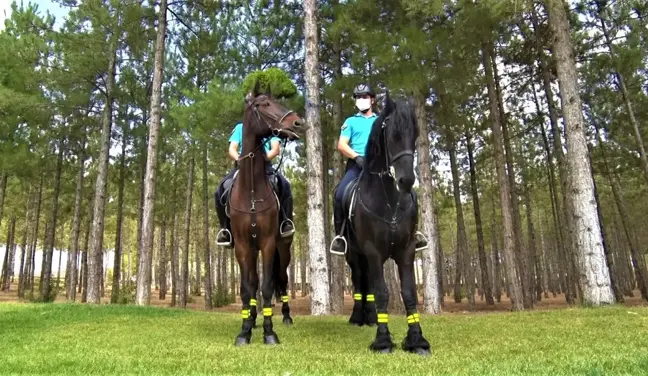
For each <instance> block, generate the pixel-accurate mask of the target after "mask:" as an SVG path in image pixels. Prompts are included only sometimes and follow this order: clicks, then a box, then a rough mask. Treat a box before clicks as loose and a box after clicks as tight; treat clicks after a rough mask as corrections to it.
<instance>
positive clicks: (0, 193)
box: [0, 171, 42, 226]
mask: <svg viewBox="0 0 648 376" xmlns="http://www.w3.org/2000/svg"><path fill="white" fill-rule="evenodd" d="M41 179H42V178H41ZM7 180H9V178H8V176H7V173H6V172H4V171H0V226H2V214H3V211H4V198H5V195H6V192H7Z"/></svg>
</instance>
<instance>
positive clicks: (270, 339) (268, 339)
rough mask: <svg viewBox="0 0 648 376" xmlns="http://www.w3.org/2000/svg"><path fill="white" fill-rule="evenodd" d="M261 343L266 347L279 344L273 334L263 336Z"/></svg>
mask: <svg viewBox="0 0 648 376" xmlns="http://www.w3.org/2000/svg"><path fill="white" fill-rule="evenodd" d="M263 343H265V344H266V345H278V344H279V338H278V337H277V335H276V334H274V333H272V334H269V335H264V336H263Z"/></svg>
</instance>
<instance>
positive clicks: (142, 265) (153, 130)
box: [135, 0, 167, 305]
mask: <svg viewBox="0 0 648 376" xmlns="http://www.w3.org/2000/svg"><path fill="white" fill-rule="evenodd" d="M166 12H167V1H166V0H160V10H159V14H158V30H157V37H156V41H155V62H154V71H153V92H152V94H151V126H150V128H149V136H148V150H147V152H146V175H145V178H144V210H143V214H142V247H141V251H140V255H138V256H139V257H138V259H137V263H138V266H139V267H138V269H137V292H136V296H135V303H136V304H137V305H149V304H151V273H152V270H151V269H152V268H153V236H154V232H155V222H154V219H155V185H156V179H157V154H158V153H157V147H158V137H159V133H160V118H161V105H162V103H161V102H162V80H163V79H164V41H165V39H166V27H167V18H166Z"/></svg>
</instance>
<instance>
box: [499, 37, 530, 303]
mask: <svg viewBox="0 0 648 376" xmlns="http://www.w3.org/2000/svg"><path fill="white" fill-rule="evenodd" d="M489 48H490V52H491V56H490V57H491V62H492V68H493V78H494V80H495V92H496V94H497V107H498V110H499V113H500V124H501V126H502V137H503V140H504V152H505V154H504V155H505V158H506V167H507V171H508V175H507V177H508V183H509V186H510V194H511V215H512V216H513V236H514V241H515V242H514V244H515V254H516V265H517V268H518V273H519V276H520V282H521V283H522V295H523V299H524V308H527V309H530V308H533V285H532V284H531V264H529V257H528V255H527V250H526V249H525V248H524V241H523V240H522V218H521V217H520V204H519V194H518V189H517V184H516V183H515V176H516V173H515V165H514V163H513V149H512V148H511V137H510V136H509V132H508V128H509V124H508V119H507V117H506V113H505V111H504V94H503V93H502V89H501V87H500V78H499V73H498V70H497V58H496V56H495V49H494V48H493V45H492V44H490V45H489Z"/></svg>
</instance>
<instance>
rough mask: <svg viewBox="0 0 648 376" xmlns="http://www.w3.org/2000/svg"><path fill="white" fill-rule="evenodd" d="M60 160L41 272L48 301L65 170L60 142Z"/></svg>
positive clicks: (42, 293) (57, 165) (42, 283)
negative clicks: (60, 195) (63, 171)
mask: <svg viewBox="0 0 648 376" xmlns="http://www.w3.org/2000/svg"><path fill="white" fill-rule="evenodd" d="M58 147H59V152H58V159H57V161H56V177H55V178H54V193H53V195H52V212H51V215H50V227H49V229H48V230H49V231H48V232H47V242H46V244H45V249H44V251H45V252H44V253H43V265H44V268H43V270H41V287H40V294H41V298H43V299H47V298H49V296H50V295H51V278H52V258H53V256H54V241H55V239H56V222H57V219H58V205H59V194H60V192H61V173H62V170H63V149H64V146H63V141H62V140H61V142H59V145H58Z"/></svg>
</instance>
